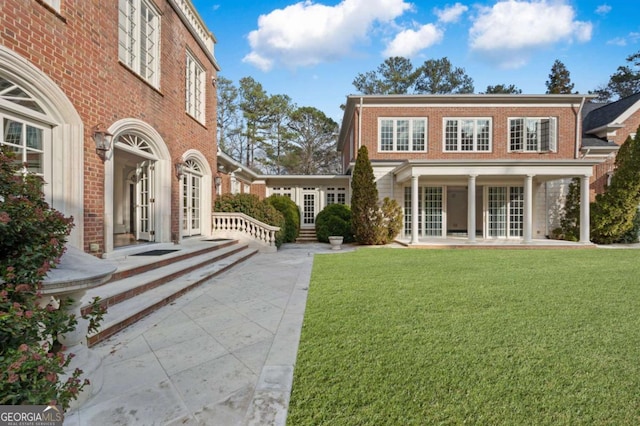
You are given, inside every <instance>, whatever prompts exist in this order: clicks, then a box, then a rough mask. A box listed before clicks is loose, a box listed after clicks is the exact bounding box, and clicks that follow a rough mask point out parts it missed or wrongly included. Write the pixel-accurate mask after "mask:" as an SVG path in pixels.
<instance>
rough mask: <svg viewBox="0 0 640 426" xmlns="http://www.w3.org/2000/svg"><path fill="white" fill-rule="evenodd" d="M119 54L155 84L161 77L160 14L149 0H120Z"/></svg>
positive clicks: (136, 70) (131, 66)
mask: <svg viewBox="0 0 640 426" xmlns="http://www.w3.org/2000/svg"><path fill="white" fill-rule="evenodd" d="M118 9H119V18H118V39H119V40H118V41H119V46H118V58H119V59H120V61H121V62H122V63H124V64H125V65H127V66H128V67H129V68H130V69H131V70H133V71H134V72H135V73H137V74H138V75H140V77H142V78H143V79H144V80H146V81H148V82H149V84H151V85H152V86H154V87H158V85H159V82H160V78H159V74H160V14H159V12H158V11H157V10H156V8H155V7H154V6H153V5H152V4H151V3H150V2H147V1H146V0H119V6H118Z"/></svg>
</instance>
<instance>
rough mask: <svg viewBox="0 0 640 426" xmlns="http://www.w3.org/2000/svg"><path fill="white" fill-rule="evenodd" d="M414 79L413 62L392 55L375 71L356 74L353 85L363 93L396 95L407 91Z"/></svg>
mask: <svg viewBox="0 0 640 426" xmlns="http://www.w3.org/2000/svg"><path fill="white" fill-rule="evenodd" d="M415 79H416V71H415V70H414V69H413V64H412V63H411V61H410V60H409V59H407V58H403V57H400V56H392V57H390V58H387V59H386V60H385V61H384V62H383V63H382V64H380V65H379V66H378V69H377V70H376V71H368V72H366V73H364V74H358V75H357V76H356V78H355V79H354V80H353V85H354V86H355V88H356V89H357V90H358V92H360V93H362V94H363V95H398V94H405V93H409V91H410V89H411V88H412V87H413V85H414V83H415Z"/></svg>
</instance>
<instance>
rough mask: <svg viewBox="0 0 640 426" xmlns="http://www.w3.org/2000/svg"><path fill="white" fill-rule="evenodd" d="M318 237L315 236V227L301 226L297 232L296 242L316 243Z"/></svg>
mask: <svg viewBox="0 0 640 426" xmlns="http://www.w3.org/2000/svg"><path fill="white" fill-rule="evenodd" d="M317 242H318V237H317V236H316V229H315V228H303V229H300V232H299V233H298V238H296V243H317Z"/></svg>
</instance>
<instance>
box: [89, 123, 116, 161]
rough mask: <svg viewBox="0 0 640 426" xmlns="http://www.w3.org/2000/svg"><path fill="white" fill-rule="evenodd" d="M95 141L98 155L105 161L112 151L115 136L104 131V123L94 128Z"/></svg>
mask: <svg viewBox="0 0 640 426" xmlns="http://www.w3.org/2000/svg"><path fill="white" fill-rule="evenodd" d="M92 130H93V135H92V137H93V141H94V142H95V143H96V153H97V154H98V155H99V156H100V158H102V159H103V160H104V158H105V157H106V155H107V152H109V150H110V149H111V140H112V138H113V135H112V134H111V133H109V132H108V131H107V130H103V129H102V123H100V124H96V125H95V126H93V129H92Z"/></svg>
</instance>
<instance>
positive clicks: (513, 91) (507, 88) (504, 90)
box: [484, 84, 522, 95]
mask: <svg viewBox="0 0 640 426" xmlns="http://www.w3.org/2000/svg"><path fill="white" fill-rule="evenodd" d="M484 93H486V94H504V95H519V94H520V93H522V90H520V89H518V88H517V87H516V86H514V85H513V84H509V85H506V84H497V85H495V86H487V90H486V91H485V92H484Z"/></svg>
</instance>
